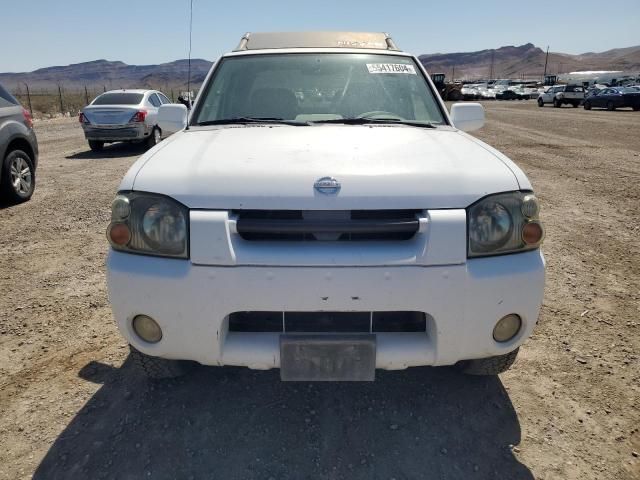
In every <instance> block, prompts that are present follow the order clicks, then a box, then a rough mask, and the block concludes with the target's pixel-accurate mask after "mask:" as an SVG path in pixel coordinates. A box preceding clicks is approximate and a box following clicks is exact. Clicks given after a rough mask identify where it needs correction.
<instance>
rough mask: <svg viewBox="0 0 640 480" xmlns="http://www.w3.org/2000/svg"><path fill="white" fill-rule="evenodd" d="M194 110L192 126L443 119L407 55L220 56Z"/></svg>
mask: <svg viewBox="0 0 640 480" xmlns="http://www.w3.org/2000/svg"><path fill="white" fill-rule="evenodd" d="M196 108H197V110H196V112H195V114H194V116H193V118H194V121H193V123H192V124H193V125H203V124H212V123H217V124H219V123H224V121H225V120H234V119H235V120H236V121H237V119H251V120H254V121H256V120H260V119H266V120H270V121H274V120H286V121H289V122H292V121H295V122H307V123H309V124H312V123H314V122H318V123H322V122H324V123H340V120H341V119H356V118H359V119H367V120H379V121H380V122H398V123H402V122H407V123H412V124H414V125H418V126H419V124H424V125H434V124H435V125H437V124H445V123H446V121H445V119H444V117H443V114H442V111H441V109H440V106H439V105H438V102H437V101H436V99H435V97H434V94H433V92H432V91H431V89H430V88H429V85H428V84H427V82H426V80H425V78H424V76H423V75H422V72H421V71H420V70H419V68H418V66H417V65H416V64H415V63H414V61H413V59H411V58H410V57H403V56H395V55H375V54H351V53H335V54H327V53H325V54H310V53H301V54H268V55H267V54H262V55H243V56H237V57H228V58H224V59H223V60H222V61H221V64H220V65H219V66H218V67H217V69H216V72H215V73H214V76H213V78H212V80H210V81H209V84H208V85H207V86H206V87H205V91H204V92H203V95H202V99H201V100H200V101H199V102H198V105H197V107H196ZM352 123H353V122H352ZM363 123H364V122H363Z"/></svg>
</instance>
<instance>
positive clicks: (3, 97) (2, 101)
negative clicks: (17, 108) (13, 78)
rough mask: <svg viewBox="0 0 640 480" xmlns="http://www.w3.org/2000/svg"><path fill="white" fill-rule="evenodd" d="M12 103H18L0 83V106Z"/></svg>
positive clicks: (9, 105) (11, 104)
mask: <svg viewBox="0 0 640 480" xmlns="http://www.w3.org/2000/svg"><path fill="white" fill-rule="evenodd" d="M14 105H18V101H17V100H16V99H15V98H13V95H11V94H10V93H9V92H7V91H6V90H5V89H4V88H3V87H2V86H1V85H0V108H2V107H13V106H14Z"/></svg>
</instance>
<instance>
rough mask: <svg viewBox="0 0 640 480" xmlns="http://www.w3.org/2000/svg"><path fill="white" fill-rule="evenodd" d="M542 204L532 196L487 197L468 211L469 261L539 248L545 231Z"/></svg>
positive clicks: (514, 194)
mask: <svg viewBox="0 0 640 480" xmlns="http://www.w3.org/2000/svg"><path fill="white" fill-rule="evenodd" d="M539 210H540V207H539V206H538V200H537V199H536V197H535V195H533V194H532V193H530V192H511V193H501V194H497V195H491V196H489V197H485V198H483V199H482V200H480V201H478V202H476V203H475V204H473V205H471V206H470V207H469V208H468V209H467V222H468V228H467V230H468V235H469V246H468V252H467V255H468V256H469V257H480V256H486V255H498V254H502V253H514V252H521V251H526V250H533V249H535V248H538V247H539V246H540V244H541V243H542V239H543V237H544V229H543V228H542V224H541V223H540V221H539V219H538V212H539Z"/></svg>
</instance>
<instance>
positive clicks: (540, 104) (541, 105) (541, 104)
mask: <svg viewBox="0 0 640 480" xmlns="http://www.w3.org/2000/svg"><path fill="white" fill-rule="evenodd" d="M538 106H539V107H540V108H542V107H544V102H543V101H542V99H541V98H539V99H538Z"/></svg>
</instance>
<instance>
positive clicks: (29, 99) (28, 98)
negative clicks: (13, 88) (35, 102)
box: [24, 83, 33, 117]
mask: <svg viewBox="0 0 640 480" xmlns="http://www.w3.org/2000/svg"><path fill="white" fill-rule="evenodd" d="M24 86H25V87H26V88H27V100H28V101H29V112H31V116H32V117H33V107H32V106H31V92H29V85H27V84H26V83H25V84H24Z"/></svg>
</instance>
